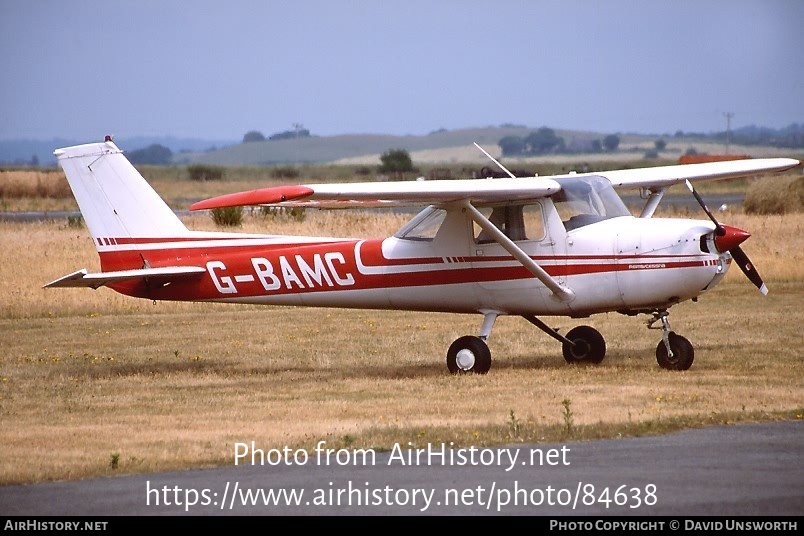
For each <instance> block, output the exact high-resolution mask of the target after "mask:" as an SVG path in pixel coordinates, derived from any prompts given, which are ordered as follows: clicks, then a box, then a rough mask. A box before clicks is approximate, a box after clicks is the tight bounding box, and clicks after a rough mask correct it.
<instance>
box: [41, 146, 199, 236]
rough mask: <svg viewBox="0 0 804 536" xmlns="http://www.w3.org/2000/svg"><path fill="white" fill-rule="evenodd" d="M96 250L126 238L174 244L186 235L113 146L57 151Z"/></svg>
mask: <svg viewBox="0 0 804 536" xmlns="http://www.w3.org/2000/svg"><path fill="white" fill-rule="evenodd" d="M53 154H54V155H55V156H56V159H57V160H58V163H59V165H60V166H61V168H62V169H63V170H64V174H65V175H66V176H67V181H68V182H69V183H70V188H71V189H72V191H73V195H74V196H75V199H76V201H77V202H78V207H79V208H80V209H81V214H82V216H83V217H84V221H85V222H86V225H87V227H88V228H89V232H90V234H91V235H92V238H93V240H94V241H95V245H96V247H98V246H103V245H104V244H110V243H117V241H118V240H120V239H130V238H145V239H147V238H166V237H170V238H174V237H181V236H186V235H187V234H188V233H189V231H188V230H187V228H186V227H185V226H184V224H183V223H182V222H181V220H179V218H178V216H176V214H174V213H173V210H171V208H170V207H169V206H168V205H167V204H166V203H165V202H164V201H163V200H162V198H160V197H159V195H158V194H157V193H156V192H155V191H154V189H153V188H151V186H150V185H149V184H148V182H147V181H146V180H145V179H144V178H143V176H142V175H140V173H139V172H138V171H137V170H136V169H135V168H134V166H132V165H131V163H130V162H129V161H128V159H126V157H125V156H123V152H122V151H121V150H120V149H118V148H117V146H116V145H115V144H114V143H113V142H112V141H106V142H103V143H90V144H86V145H76V146H74V147H65V148H63V149H57V150H56V151H54V153H53Z"/></svg>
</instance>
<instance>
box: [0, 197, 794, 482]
mask: <svg viewBox="0 0 804 536" xmlns="http://www.w3.org/2000/svg"><path fill="white" fill-rule="evenodd" d="M404 220H405V218H404V217H403V216H393V215H389V214H379V215H378V214H364V213H352V212H339V211H338V212H313V213H311V214H310V215H309V216H308V217H307V219H306V220H305V221H304V222H303V223H302V224H299V223H298V222H294V221H292V220H282V219H274V220H267V219H265V218H263V217H260V216H258V215H251V216H248V217H247V218H246V222H245V224H244V226H243V228H242V230H243V231H258V232H271V233H300V232H301V233H310V234H321V235H327V234H332V235H336V236H382V235H384V234H388V233H390V232H393V231H394V230H396V229H397V228H398V227H399V226H400V225H401V224H402V222H403V221H404ZM186 222H187V224H188V226H190V227H191V228H195V229H212V228H213V227H212V223H211V221H210V220H209V218H208V216H207V215H197V216H193V217H189V218H187V219H186ZM724 222H725V223H729V224H732V225H737V226H739V227H742V228H745V229H747V230H750V231H751V232H752V233H753V237H752V238H751V239H749V241H748V242H746V244H745V246H744V247H745V250H746V252H747V253H748V254H749V256H750V257H751V258H752V260H753V261H754V262H755V263H756V264H757V266H758V267H759V270H760V273H761V274H762V275H763V277H764V278H765V280H766V282H767V283H768V286H769V287H770V289H771V293H770V295H769V296H767V297H764V298H763V297H762V296H760V295H759V293H758V292H757V291H756V289H755V288H754V287H753V286H752V285H750V283H748V282H747V281H746V280H745V278H744V277H743V276H742V274H741V273H739V270H737V269H736V268H734V269H733V270H731V271H730V273H729V274H728V276H727V278H726V280H725V281H724V282H723V283H722V284H721V285H720V286H719V287H717V288H715V289H714V290H713V291H711V292H710V293H708V294H706V295H704V296H703V297H702V298H701V300H700V301H699V302H698V303H689V302H688V303H684V304H680V305H679V306H676V307H674V308H673V309H672V311H671V322H672V324H673V327H674V329H676V330H677V331H678V332H679V333H681V334H683V335H684V336H686V337H687V338H689V339H690V340H691V341H692V342H693V344H694V345H695V349H696V360H695V364H694V365H693V367H692V368H691V369H690V370H688V371H686V372H670V371H666V370H663V369H661V368H660V367H659V366H658V365H657V363H656V360H655V357H654V351H655V347H656V344H657V342H658V340H659V338H660V332H659V331H653V330H648V329H646V327H645V325H644V324H643V322H642V320H643V319H642V318H632V317H623V316H621V315H618V314H614V313H612V314H606V315H598V316H595V317H592V318H590V319H585V320H583V321H582V322H583V323H588V324H590V325H593V326H595V327H596V328H598V329H599V330H600V331H601V332H602V333H603V334H604V336H606V338H607V344H608V349H609V350H608V354H607V357H606V360H605V361H604V362H603V363H602V364H600V365H599V366H589V367H584V366H582V367H577V366H569V365H567V364H566V363H565V362H564V360H563V358H562V357H561V349H560V346H559V344H558V343H556V342H555V341H554V340H553V339H551V338H549V337H547V336H546V335H544V334H543V333H541V332H540V331H538V330H536V329H535V328H533V327H532V326H530V325H529V324H528V323H527V322H526V321H524V320H522V319H520V318H502V319H500V320H499V321H498V322H497V325H496V326H495V330H494V334H493V336H492V339H491V341H490V347H491V350H492V354H493V356H494V360H495V361H494V364H493V365H492V369H491V372H490V373H489V374H488V375H485V376H451V375H449V374H448V373H447V371H446V366H445V363H444V355H445V353H446V349H447V347H448V346H449V344H450V342H451V341H452V340H453V339H455V338H456V337H458V336H460V335H465V334H470V333H475V332H476V331H477V329H478V327H479V325H480V317H479V316H478V317H475V316H463V315H448V314H428V313H405V312H394V311H380V312H377V311H354V310H342V309H307V308H293V307H289V308H279V307H256V306H237V305H220V304H218V305H216V304H181V303H158V304H154V303H151V302H148V301H142V300H136V299H133V298H128V297H124V296H121V295H118V294H116V293H114V292H113V291H111V290H109V289H103V288H102V289H99V290H97V291H93V290H89V289H42V288H41V287H42V285H43V284H45V283H47V282H49V281H51V280H53V279H55V278H57V277H59V276H61V275H64V274H66V273H68V272H70V271H73V270H76V269H78V268H83V267H87V268H89V269H90V270H93V271H94V270H97V269H98V261H97V256H96V254H95V251H94V249H93V246H92V242H91V240H90V238H89V237H88V235H87V233H86V230H85V229H84V228H80V227H74V226H70V225H68V224H67V223H66V222H63V221H61V222H48V223H26V224H22V223H2V224H0V295H2V296H3V298H2V301H0V347H1V348H2V350H3V351H2V353H0V423H2V428H3V439H2V441H0V484H9V483H20V482H35V481H44V480H59V479H78V478H84V477H90V476H98V475H114V474H125V473H131V472H152V471H163V470H168V469H179V468H187V467H201V466H214V465H225V464H232V460H233V445H234V443H235V442H248V441H255V442H256V444H258V445H260V446H264V448H266V449H267V448H282V447H283V446H286V445H287V446H291V447H293V448H309V447H311V446H313V445H314V444H315V443H316V442H317V441H319V440H322V439H323V440H326V441H327V442H328V445H330V446H332V447H333V448H337V447H339V446H351V447H354V448H358V447H374V448H376V449H378V450H380V449H383V448H388V447H390V446H391V445H393V443H395V442H400V443H402V444H404V443H405V442H407V441H410V442H412V443H413V444H418V443H426V442H428V441H434V442H441V441H454V442H455V443H456V444H463V445H467V444H474V445H492V444H510V443H516V442H526V441H527V442H538V441H545V440H561V439H566V438H573V439H592V438H597V437H612V436H618V435H640V434H650V433H660V432H663V431H667V430H672V429H677V428H681V427H690V426H702V425H707V424H711V423H728V422H737V421H759V420H773V419H801V418H802V414H804V366H803V364H802V352H801V345H802V336H801V325H802V323H803V322H804V313H802V308H801V304H802V303H804V228H802V227H803V226H804V214H801V213H798V214H789V215H785V216H748V215H744V214H740V213H739V212H736V213H731V214H729V215H728V216H727V217H726V216H724ZM546 320H548V322H549V323H550V324H551V325H553V326H555V327H559V328H561V330H562V331H564V332H566V330H568V329H569V328H571V327H573V326H574V325H576V324H577V323H579V321H575V320H569V319H563V318H557V319H546Z"/></svg>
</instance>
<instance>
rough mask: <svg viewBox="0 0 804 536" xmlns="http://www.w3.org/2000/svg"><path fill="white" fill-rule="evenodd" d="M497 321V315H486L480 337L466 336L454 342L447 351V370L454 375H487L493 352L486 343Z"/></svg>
mask: <svg viewBox="0 0 804 536" xmlns="http://www.w3.org/2000/svg"><path fill="white" fill-rule="evenodd" d="M495 320H497V313H486V314H485V315H484V316H483V325H482V326H481V327H480V336H479V337H475V336H473V335H465V336H463V337H460V338H459V339H457V340H456V341H455V342H453V343H452V344H451V345H450V347H449V350H447V369H448V370H449V371H450V372H451V373H452V374H467V373H474V374H486V373H487V372H488V371H489V369H490V368H491V350H489V346H488V344H486V341H487V340H488V338H489V336H490V335H491V328H493V327H494V321H495Z"/></svg>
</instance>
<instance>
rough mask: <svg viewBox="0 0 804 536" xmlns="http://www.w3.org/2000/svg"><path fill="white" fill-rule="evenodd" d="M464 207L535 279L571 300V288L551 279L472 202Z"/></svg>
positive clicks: (566, 300) (466, 203) (562, 299)
mask: <svg viewBox="0 0 804 536" xmlns="http://www.w3.org/2000/svg"><path fill="white" fill-rule="evenodd" d="M464 208H466V210H467V211H468V212H469V216H470V217H471V218H472V219H473V220H474V221H475V222H476V223H477V224H478V225H479V226H480V227H481V228H482V229H483V230H484V231H486V232H487V233H488V234H489V235H491V237H492V238H494V240H495V241H496V242H497V243H498V244H500V245H501V246H502V247H503V248H504V249H505V251H507V252H508V253H510V254H511V255H513V256H514V258H515V259H516V260H518V261H519V262H520V263H522V266H524V267H525V268H527V270H528V271H529V272H530V273H532V274H533V275H534V276H535V277H536V279H538V280H539V281H541V282H542V283H544V286H546V287H547V288H549V289H550V290H551V291H552V292H553V294H555V296H556V297H557V298H558V299H560V300H561V301H563V302H568V301H571V300H572V299H573V298H574V297H575V295H574V293H573V292H572V290H570V289H568V288H567V287H564V286H562V285H560V284H559V283H558V281H556V280H555V279H553V278H552V277H551V276H550V274H548V273H547V272H545V271H544V268H542V267H541V266H539V265H538V264H536V262H535V261H534V260H533V259H531V258H530V256H528V254H527V253H525V252H524V251H522V248H520V247H519V246H517V245H516V244H515V243H514V241H513V240H511V239H510V238H508V237H507V236H505V233H503V232H502V231H500V230H499V229H498V228H497V226H496V225H494V224H493V223H491V221H489V219H488V218H487V217H485V216H484V215H483V214H482V213H481V212H480V211H479V210H477V209H476V208H475V207H474V206H473V205H472V203H470V202H469V201H468V200H467V201H465V202H464Z"/></svg>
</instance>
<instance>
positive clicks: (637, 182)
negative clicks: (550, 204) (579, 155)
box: [594, 158, 799, 189]
mask: <svg viewBox="0 0 804 536" xmlns="http://www.w3.org/2000/svg"><path fill="white" fill-rule="evenodd" d="M798 164H799V161H798V160H795V159H793V158H757V159H745V160H728V161H724V162H705V163H701V164H679V165H673V166H657V167H648V168H639V169H620V170H615V171H600V172H595V173H594V175H600V176H602V177H606V178H607V179H609V180H610V181H611V183H612V185H613V186H614V187H615V188H617V189H620V188H667V187H670V186H673V185H675V184H681V183H683V182H686V181H691V182H695V181H704V180H721V179H736V178H740V177H750V176H752V175H758V174H761V173H766V172H770V171H784V170H786V169H790V168H793V167H795V166H797V165H798Z"/></svg>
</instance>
